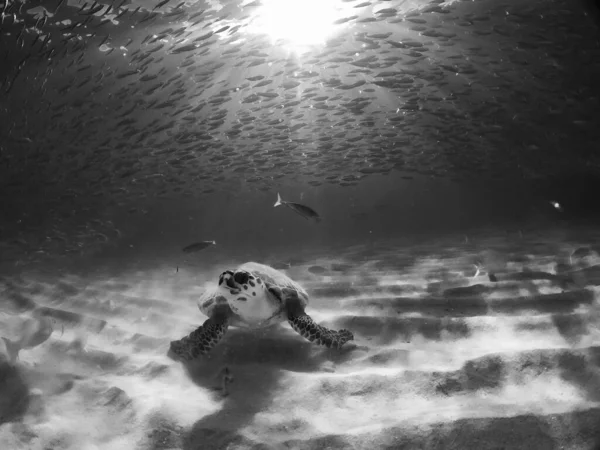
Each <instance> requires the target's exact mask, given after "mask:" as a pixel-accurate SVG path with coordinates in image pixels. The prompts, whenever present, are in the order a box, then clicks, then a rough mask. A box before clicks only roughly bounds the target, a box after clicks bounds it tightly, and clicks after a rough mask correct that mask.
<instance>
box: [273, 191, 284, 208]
mask: <svg viewBox="0 0 600 450" xmlns="http://www.w3.org/2000/svg"><path fill="white" fill-rule="evenodd" d="M281 204H282V200H281V195H279V192H278V193H277V201H276V202H275V204H274V205H273V207H276V206H279V205H281Z"/></svg>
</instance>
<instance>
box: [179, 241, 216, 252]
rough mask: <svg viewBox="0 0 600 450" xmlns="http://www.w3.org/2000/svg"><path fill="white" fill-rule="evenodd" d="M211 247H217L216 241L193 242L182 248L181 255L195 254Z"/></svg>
mask: <svg viewBox="0 0 600 450" xmlns="http://www.w3.org/2000/svg"><path fill="white" fill-rule="evenodd" d="M211 245H217V241H201V242H194V243H193V244H190V245H188V246H186V247H183V249H182V251H183V253H195V252H199V251H200V250H204V249H205V248H208V247H210V246H211Z"/></svg>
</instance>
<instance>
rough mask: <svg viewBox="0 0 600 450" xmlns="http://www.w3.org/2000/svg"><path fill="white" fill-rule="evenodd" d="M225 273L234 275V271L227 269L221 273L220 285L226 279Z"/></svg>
mask: <svg viewBox="0 0 600 450" xmlns="http://www.w3.org/2000/svg"><path fill="white" fill-rule="evenodd" d="M225 275H233V272H232V271H231V270H226V271H225V272H223V273H222V274H221V275H219V286H221V285H222V284H223V280H224V279H225ZM227 278H229V277H227Z"/></svg>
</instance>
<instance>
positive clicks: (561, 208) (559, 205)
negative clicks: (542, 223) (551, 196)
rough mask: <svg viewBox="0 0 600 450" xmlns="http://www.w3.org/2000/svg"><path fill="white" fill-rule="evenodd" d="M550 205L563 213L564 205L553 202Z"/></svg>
mask: <svg viewBox="0 0 600 450" xmlns="http://www.w3.org/2000/svg"><path fill="white" fill-rule="evenodd" d="M550 204H551V205H552V206H554V208H555V209H556V210H557V211H558V212H563V207H562V205H561V204H560V203H558V202H554V201H552V202H550Z"/></svg>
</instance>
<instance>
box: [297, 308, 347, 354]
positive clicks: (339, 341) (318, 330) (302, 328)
mask: <svg viewBox="0 0 600 450" xmlns="http://www.w3.org/2000/svg"><path fill="white" fill-rule="evenodd" d="M288 322H289V323H290V325H291V326H292V328H293V329H294V330H295V331H296V332H297V333H298V334H300V335H301V336H303V337H305V338H306V339H308V340H309V341H311V342H314V343H315V344H320V345H325V346H326V347H328V348H331V347H333V348H341V347H342V346H343V345H344V344H345V343H346V342H348V341H353V340H354V335H353V334H352V332H351V331H349V330H339V331H335V330H330V329H329V328H325V327H323V326H321V325H319V324H318V323H316V322H315V321H314V320H313V319H312V317H310V316H309V315H308V314H306V313H304V314H300V315H294V316H292V315H290V316H288Z"/></svg>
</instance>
